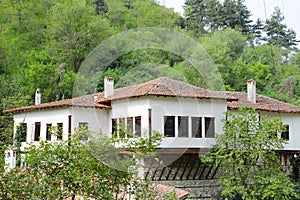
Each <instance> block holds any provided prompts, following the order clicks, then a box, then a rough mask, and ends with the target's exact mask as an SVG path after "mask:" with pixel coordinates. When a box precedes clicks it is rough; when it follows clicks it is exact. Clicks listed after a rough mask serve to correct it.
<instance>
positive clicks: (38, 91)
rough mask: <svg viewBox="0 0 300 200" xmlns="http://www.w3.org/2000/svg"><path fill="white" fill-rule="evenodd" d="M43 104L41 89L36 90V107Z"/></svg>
mask: <svg viewBox="0 0 300 200" xmlns="http://www.w3.org/2000/svg"><path fill="white" fill-rule="evenodd" d="M40 104H41V91H40V88H38V89H36V91H35V105H40Z"/></svg>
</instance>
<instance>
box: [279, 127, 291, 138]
mask: <svg viewBox="0 0 300 200" xmlns="http://www.w3.org/2000/svg"><path fill="white" fill-rule="evenodd" d="M284 126H285V128H286V129H285V131H284V132H282V133H281V138H282V139H285V140H289V139H290V130H289V129H290V126H289V125H288V124H285V125H284Z"/></svg>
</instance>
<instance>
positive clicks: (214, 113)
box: [109, 96, 227, 148]
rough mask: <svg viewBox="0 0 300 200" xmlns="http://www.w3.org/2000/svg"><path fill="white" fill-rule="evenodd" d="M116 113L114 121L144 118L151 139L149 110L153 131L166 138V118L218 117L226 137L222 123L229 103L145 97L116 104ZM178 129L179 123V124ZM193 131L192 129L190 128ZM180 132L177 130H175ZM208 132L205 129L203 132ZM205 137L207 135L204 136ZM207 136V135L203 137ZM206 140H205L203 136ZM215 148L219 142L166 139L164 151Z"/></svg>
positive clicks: (112, 114) (218, 125) (218, 127)
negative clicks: (170, 149) (212, 146)
mask: <svg viewBox="0 0 300 200" xmlns="http://www.w3.org/2000/svg"><path fill="white" fill-rule="evenodd" d="M112 107H113V109H112V110H111V111H110V114H109V118H110V120H109V121H110V125H109V126H110V127H111V119H113V118H127V117H135V116H141V117H142V133H144V136H147V135H148V130H149V121H148V109H151V113H152V114H151V126H152V131H154V130H155V131H158V132H159V133H161V134H164V116H189V117H202V118H203V117H214V118H215V131H216V133H219V134H220V133H222V128H223V124H222V122H221V120H222V119H223V118H224V117H225V112H226V108H227V107H226V102H225V101H223V100H206V99H190V98H173V97H154V96H150V97H142V98H133V99H126V100H119V101H113V102H112ZM175 126H176V123H175ZM189 128H190V127H189ZM175 130H176V128H175ZM203 131H204V129H203ZM203 133H204V132H203ZM202 135H205V134H202ZM203 137H204V136H203ZM212 144H215V138H191V137H189V138H179V137H178V136H177V135H176V134H175V137H168V138H164V139H163V142H162V144H161V146H160V147H165V148H200V147H201V148H204V147H205V148H206V147H211V145H212Z"/></svg>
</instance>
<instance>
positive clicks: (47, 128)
mask: <svg viewBox="0 0 300 200" xmlns="http://www.w3.org/2000/svg"><path fill="white" fill-rule="evenodd" d="M51 127H52V124H46V140H48V141H51V130H50V129H51Z"/></svg>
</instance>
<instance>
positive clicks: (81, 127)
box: [79, 122, 89, 130]
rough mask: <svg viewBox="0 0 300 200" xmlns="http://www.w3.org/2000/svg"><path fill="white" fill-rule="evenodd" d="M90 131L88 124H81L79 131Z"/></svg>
mask: <svg viewBox="0 0 300 200" xmlns="http://www.w3.org/2000/svg"><path fill="white" fill-rule="evenodd" d="M87 129H89V125H88V123H87V122H79V130H87Z"/></svg>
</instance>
